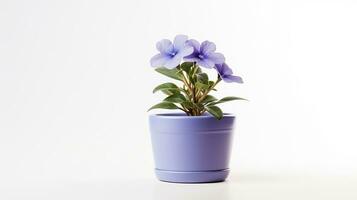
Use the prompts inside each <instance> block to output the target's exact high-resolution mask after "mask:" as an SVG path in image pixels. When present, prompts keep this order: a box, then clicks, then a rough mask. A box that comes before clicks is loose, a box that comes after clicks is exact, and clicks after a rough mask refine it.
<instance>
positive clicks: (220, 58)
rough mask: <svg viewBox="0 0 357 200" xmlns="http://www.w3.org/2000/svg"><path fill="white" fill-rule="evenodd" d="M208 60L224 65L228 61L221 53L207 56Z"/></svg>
mask: <svg viewBox="0 0 357 200" xmlns="http://www.w3.org/2000/svg"><path fill="white" fill-rule="evenodd" d="M207 58H209V59H210V60H212V61H213V62H214V63H215V64H222V63H224V61H225V60H226V58H225V57H224V55H223V54H221V53H210V54H208V55H207ZM227 67H228V66H227Z"/></svg>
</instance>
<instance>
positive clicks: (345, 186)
mask: <svg viewBox="0 0 357 200" xmlns="http://www.w3.org/2000/svg"><path fill="white" fill-rule="evenodd" d="M356 185H357V179H356V178H354V179H352V178H351V177H304V176H281V175H279V176H276V175H275V176H267V175H259V174H243V175H238V176H234V175H233V176H231V178H230V180H229V181H227V182H224V183H213V184H191V185H187V184H172V183H164V182H159V181H156V180H153V179H140V180H139V179H138V180H125V181H123V180H113V179H111V180H90V181H56V182H53V181H49V182H48V181H47V182H35V183H33V182H32V183H27V184H25V185H20V186H19V185H18V186H16V187H15V188H13V187H9V186H6V187H5V188H4V189H3V190H0V192H1V196H2V199H36V200H42V199H44V200H47V199H53V200H56V199H67V200H72V199H73V200H76V199H87V200H91V199H106V200H111V199H147V200H151V199H153V200H158V199H170V200H182V199H185V200H196V199H206V200H217V199H224V200H226V199H257V200H258V199H259V200H260V199H291V200H295V199H296V200H301V199H324V200H329V199H331V200H332V199H344V200H355V199H356V198H357V192H356Z"/></svg>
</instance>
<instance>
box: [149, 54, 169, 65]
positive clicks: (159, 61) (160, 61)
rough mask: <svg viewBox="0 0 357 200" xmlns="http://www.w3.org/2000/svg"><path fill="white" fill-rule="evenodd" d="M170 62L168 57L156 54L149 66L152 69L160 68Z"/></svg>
mask: <svg viewBox="0 0 357 200" xmlns="http://www.w3.org/2000/svg"><path fill="white" fill-rule="evenodd" d="M169 60H170V57H169V56H167V55H165V54H157V55H155V56H154V57H152V58H151V60H150V64H151V66H152V67H162V66H164V65H165V63H167V62H168V61H169Z"/></svg>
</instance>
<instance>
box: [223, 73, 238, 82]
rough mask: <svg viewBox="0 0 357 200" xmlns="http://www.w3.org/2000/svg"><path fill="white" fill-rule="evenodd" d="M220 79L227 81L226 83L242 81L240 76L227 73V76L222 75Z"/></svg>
mask: <svg viewBox="0 0 357 200" xmlns="http://www.w3.org/2000/svg"><path fill="white" fill-rule="evenodd" d="M222 79H223V81H224V82H227V83H232V82H235V83H243V79H242V78H241V77H240V76H234V75H227V76H224V77H222Z"/></svg>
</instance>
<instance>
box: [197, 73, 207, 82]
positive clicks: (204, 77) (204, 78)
mask: <svg viewBox="0 0 357 200" xmlns="http://www.w3.org/2000/svg"><path fill="white" fill-rule="evenodd" d="M196 77H197V81H199V82H201V83H203V84H205V85H209V82H208V75H207V74H206V73H199V74H197V75H196Z"/></svg>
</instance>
